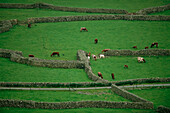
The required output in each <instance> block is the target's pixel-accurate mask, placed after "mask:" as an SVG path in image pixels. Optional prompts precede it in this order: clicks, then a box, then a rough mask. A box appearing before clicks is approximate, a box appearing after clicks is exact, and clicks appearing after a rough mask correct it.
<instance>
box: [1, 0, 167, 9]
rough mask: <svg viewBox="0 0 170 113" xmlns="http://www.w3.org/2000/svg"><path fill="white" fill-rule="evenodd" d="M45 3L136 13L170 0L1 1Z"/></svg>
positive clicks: (5, 1) (164, 3)
mask: <svg viewBox="0 0 170 113" xmlns="http://www.w3.org/2000/svg"><path fill="white" fill-rule="evenodd" d="M37 2H44V3H49V4H53V5H56V6H66V7H81V8H107V9H108V8H110V9H124V10H127V11H128V12H136V11H138V10H140V9H143V8H148V7H155V6H161V5H166V4H168V3H170V1H169V0H142V1H141V0H130V1H129V0H86V1H84V0H24V1H23V0H1V3H27V4H30V3H37Z"/></svg>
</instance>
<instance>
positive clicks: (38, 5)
mask: <svg viewBox="0 0 170 113" xmlns="http://www.w3.org/2000/svg"><path fill="white" fill-rule="evenodd" d="M0 8H17V9H33V8H41V9H52V10H57V11H70V12H81V13H112V14H113V13H115V14H126V13H127V11H126V10H122V9H101V8H98V9H94V8H74V7H62V6H54V5H52V4H47V3H35V4H9V3H0Z"/></svg>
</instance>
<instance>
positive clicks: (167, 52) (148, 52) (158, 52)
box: [104, 49, 170, 56]
mask: <svg viewBox="0 0 170 113" xmlns="http://www.w3.org/2000/svg"><path fill="white" fill-rule="evenodd" d="M104 55H105V56H170V49H143V50H138V51H131V50H109V51H107V52H105V53H104Z"/></svg>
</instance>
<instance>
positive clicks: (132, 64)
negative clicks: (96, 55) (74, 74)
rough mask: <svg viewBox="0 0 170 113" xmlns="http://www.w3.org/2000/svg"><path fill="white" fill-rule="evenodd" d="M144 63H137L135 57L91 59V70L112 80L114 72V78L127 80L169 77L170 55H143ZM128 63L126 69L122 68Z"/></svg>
mask: <svg viewBox="0 0 170 113" xmlns="http://www.w3.org/2000/svg"><path fill="white" fill-rule="evenodd" d="M144 59H145V60H146V63H138V62H137V57H109V58H105V59H99V60H97V61H94V60H91V67H92V70H93V72H94V73H95V74H96V75H97V73H98V72H101V73H102V74H103V78H104V79H106V80H109V81H113V79H112V77H111V73H114V75H115V80H114V81H119V80H127V79H137V78H152V77H160V78H161V77H162V78H166V77H170V57H169V56H164V57H161V56H160V57H156V56H155V57H144ZM124 65H128V69H124Z"/></svg>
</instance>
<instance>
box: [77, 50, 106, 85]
mask: <svg viewBox="0 0 170 113" xmlns="http://www.w3.org/2000/svg"><path fill="white" fill-rule="evenodd" d="M87 54H88V53H87V52H85V51H83V50H78V52H77V59H78V60H80V61H83V62H84V63H85V72H86V73H87V75H88V77H89V79H91V80H93V81H97V82H104V83H107V82H108V81H107V80H103V79H101V78H100V77H98V76H96V75H95V74H94V73H93V72H92V68H91V67H90V62H89V60H88V58H87Z"/></svg>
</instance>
